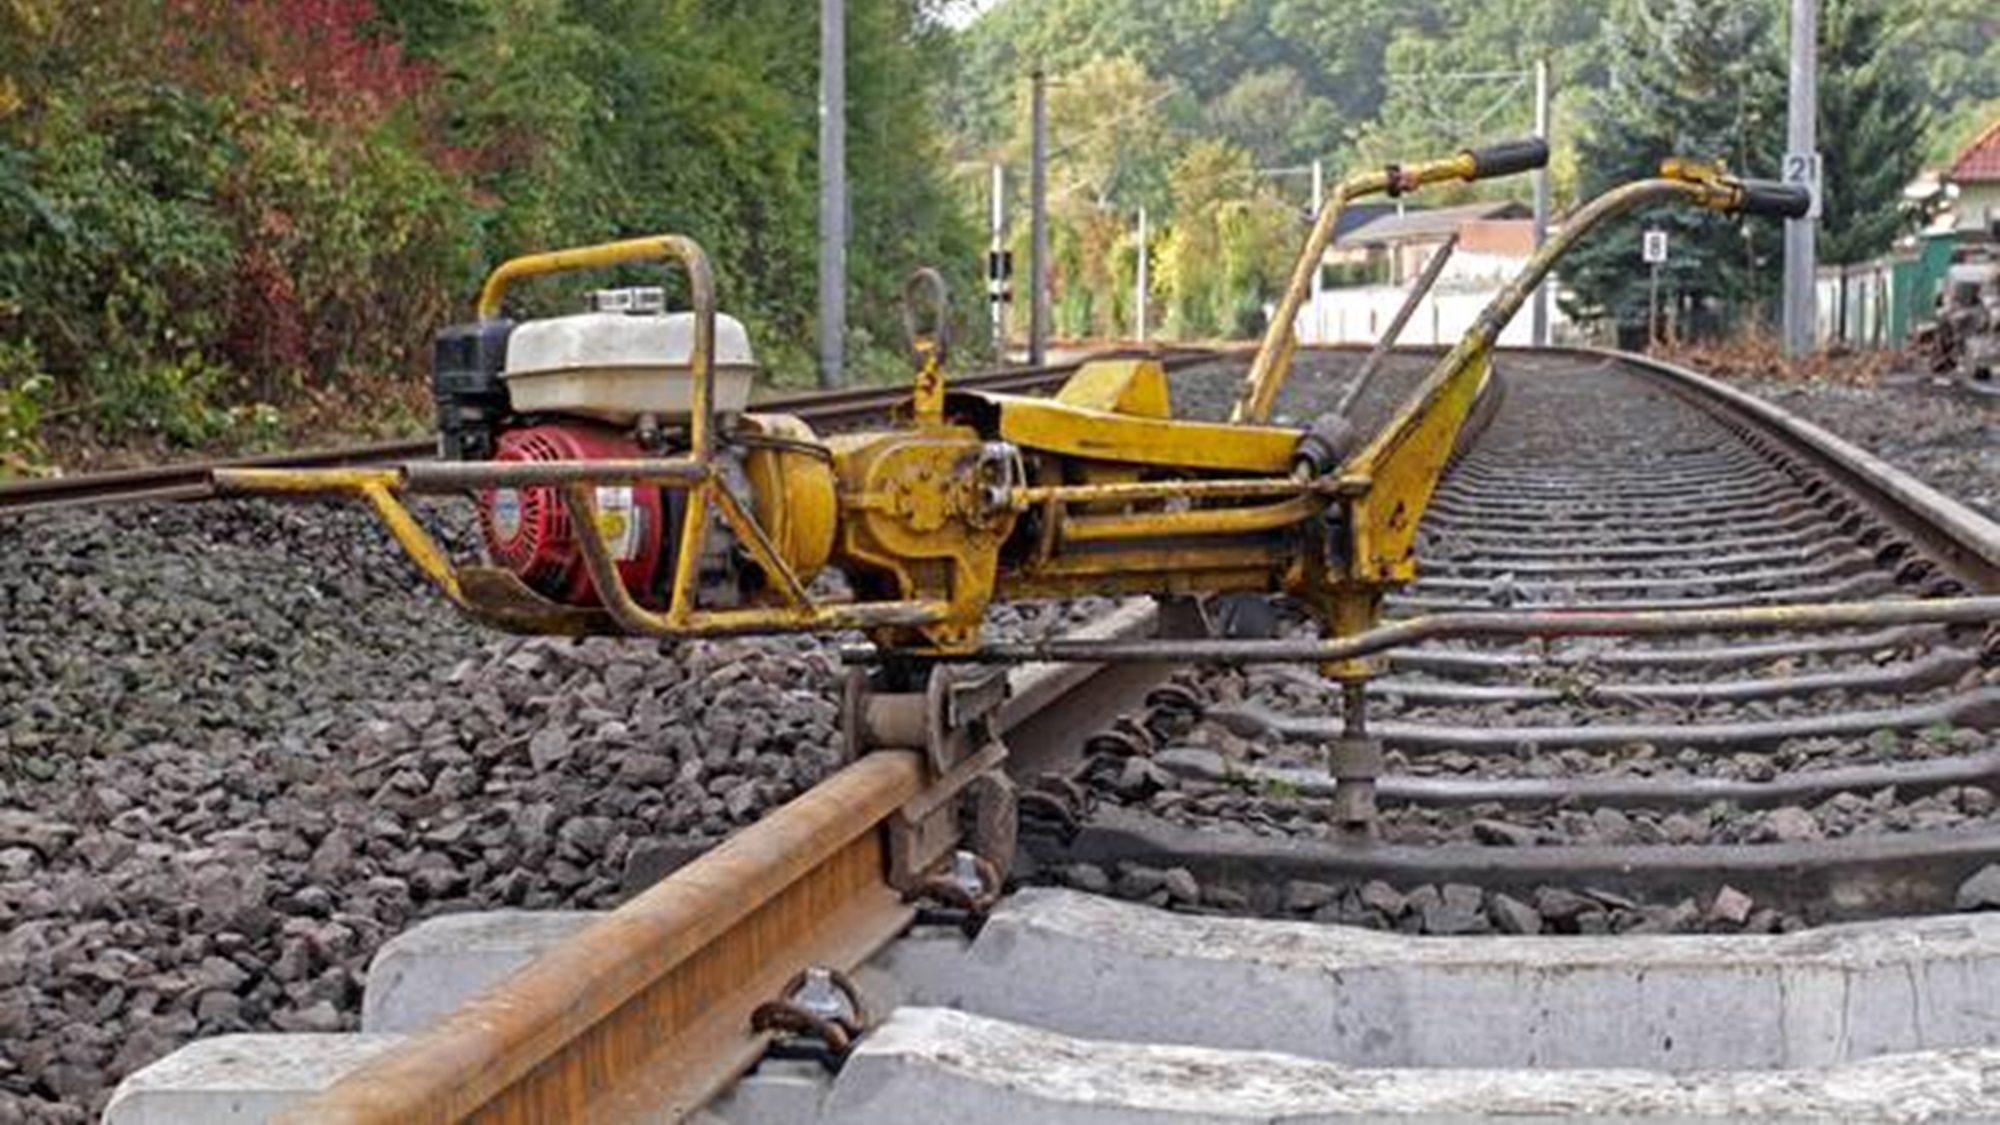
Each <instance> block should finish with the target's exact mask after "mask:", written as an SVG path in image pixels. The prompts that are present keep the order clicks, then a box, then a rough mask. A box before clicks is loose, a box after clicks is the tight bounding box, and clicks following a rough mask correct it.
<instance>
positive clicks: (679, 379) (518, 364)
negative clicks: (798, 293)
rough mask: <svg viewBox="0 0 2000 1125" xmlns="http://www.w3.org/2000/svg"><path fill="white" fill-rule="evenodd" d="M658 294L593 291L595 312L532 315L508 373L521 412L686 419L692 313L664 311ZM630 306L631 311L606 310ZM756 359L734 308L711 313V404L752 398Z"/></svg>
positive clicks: (514, 346) (621, 420) (510, 347)
mask: <svg viewBox="0 0 2000 1125" xmlns="http://www.w3.org/2000/svg"><path fill="white" fill-rule="evenodd" d="M652 296H653V295H652V293H650V292H646V291H639V292H638V293H633V292H630V291H613V292H607V293H598V294H594V295H593V296H592V301H591V304H592V306H593V308H594V309H596V310H599V311H592V312H584V313H577V314H576V315H574V316H558V317H551V318H548V319H546V320H530V321H526V322H524V323H522V324H520V325H518V326H517V327H516V328H515V329H514V331H513V333H512V335H510V336H509V337H508V340H507V366H506V370H505V371H504V372H503V373H502V376H501V377H502V378H503V379H505V380H506V384H507V397H508V399H509V401H510V402H511V403H512V404H513V407H514V410H515V411H516V412H518V413H524V414H525V413H538V414H574V415H580V416H582V417H586V418H596V419H599V420H600V421H604V422H609V423H612V424H613V425H627V424H630V423H631V422H633V421H634V420H635V419H637V418H638V417H639V416H640V415H641V414H653V415H657V416H658V417H659V418H660V420H661V421H664V422H673V421H684V420H686V418H687V417H688V413H689V410H690V408H691V407H692V404H693V399H694V374H693V370H692V368H691V367H690V361H691V358H692V356H693V354H694V314H693V313H690V312H674V313H667V312H660V311H657V310H658V305H657V303H656V302H655V300H652V299H650V298H652ZM607 308H610V309H625V310H630V311H603V310H605V309H607ZM756 377H757V363H756V359H755V357H754V356H753V355H752V354H751V351H750V334H749V333H748V332H746V331H745V330H744V328H743V323H742V322H741V321H739V320H737V319H736V318H735V317H732V316H725V315H723V314H721V313H717V314H716V317H715V404H714V405H715V412H716V413H718V414H738V413H741V412H742V411H743V409H744V408H745V407H746V406H748V405H749V403H750V388H751V385H752V384H753V383H754V382H755V381H756Z"/></svg>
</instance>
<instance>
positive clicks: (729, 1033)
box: [280, 751, 924, 1125]
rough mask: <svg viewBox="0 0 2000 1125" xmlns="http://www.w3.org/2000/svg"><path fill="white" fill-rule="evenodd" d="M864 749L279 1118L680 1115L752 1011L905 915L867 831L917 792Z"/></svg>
mask: <svg viewBox="0 0 2000 1125" xmlns="http://www.w3.org/2000/svg"><path fill="white" fill-rule="evenodd" d="M923 776H924V767H923V764H922V762H921V761H920V758H919V755H918V754H916V753H915V752H905V751H885V752H879V753H874V754H870V755H868V756H866V757H864V758H862V759H861V760H860V761H857V762H855V763H854V764H853V765H850V766H848V767H847V768H845V769H843V770H841V771H840V772H839V773H836V774H834V775H833V776H832V777H830V778H827V779H826V780H825V781H822V782H821V783H820V784H818V785H816V786H814V787H813V788H812V790H811V791H809V792H807V793H805V794H804V795H802V796H800V797H798V798H797V799H795V800H794V801H792V802H791V803H790V804H787V805H785V806H784V807H783V808H781V809H779V810H777V811H776V812H774V813H772V814H771V815H770V816H767V817H765V818H764V819H763V820H761V821H759V822H757V823H756V824H755V825H752V826H751V827H749V828H747V829H745V830H743V831H742V832H741V833H739V834H738V835H736V836H734V837H732V838H731V839H729V840H727V841H725V842H723V843H722V844H720V845H718V846H717V847H716V848H715V849H714V850H713V851H710V852H708V853H707V854H705V855H703V856H702V857H700V858H699V859H696V860H695V861H694V862H692V863H690V864H688V866H686V867H685V868H682V869H681V870H680V871H677V872H675V873H674V875H673V877H672V878H670V879H666V880H664V881H662V882H660V883H658V884H655V885H654V886H653V887H652V888H651V889H650V890H648V891H646V892H645V893H643V894H641V895H640V896H639V897H638V898H636V899H634V900H632V901H631V902H630V903H627V904H626V905H625V906H623V907H621V908H619V909H618V910H616V911H613V912H612V913H611V914H609V915H607V916H606V917H605V918H604V919H603V920H602V921H599V922H598V923H596V924H595V925H593V926H591V927H590V928H589V929H587V930H585V931H584V932H583V933H582V934H580V935H578V936H577V937H576V938H575V939H573V940H571V941H569V942H566V943H564V944H563V945H561V946H559V947H557V948H555V949H553V950H551V951H549V952H548V953H547V954H545V955H543V956H542V957H541V958H539V959H537V960H536V961H535V962H534V963H533V964H531V965H529V966H528V967H527V968H525V969H523V970H522V971H521V972H519V973H517V974H516V975H514V976H513V977H511V978H509V979H508V980H507V981H506V982H505V983H504V984H502V985H501V986H500V987H498V988H496V989H493V990H491V991H489V992H487V993H484V994H482V995H480V996H479V997H477V998H475V999H473V1000H472V1001H471V1002H469V1003H467V1004H466V1005H465V1006H464V1007H462V1008H460V1009H458V1010H457V1011H456V1012H454V1013H453V1014H451V1015H450V1016H447V1017H446V1018H445V1019H444V1020H442V1021H440V1022H439V1023H437V1024H435V1025H433V1026H432V1027H431V1028H430V1029H429V1030H427V1031H425V1032H422V1033H420V1034H418V1035H416V1036H415V1037H414V1038H413V1039H412V1040H411V1041H410V1042H409V1043H407V1044H406V1045H404V1046H403V1047H401V1048H400V1049H398V1050H396V1051H394V1052H392V1053H390V1054H389V1055H387V1056H385V1057H383V1058H382V1059H381V1060H380V1061H379V1062H376V1063H373V1064H370V1065H367V1066H364V1067H361V1068H359V1069H358V1070H356V1071H354V1072H353V1073H350V1074H349V1075H348V1076H346V1077H345V1078H343V1079H342V1080H341V1081H339V1082H337V1083H335V1084H334V1085H333V1086H332V1087H330V1088H329V1089H328V1090H327V1091H326V1092H325V1093H324V1094H323V1095H321V1096H320V1097H318V1098H315V1099H313V1100H312V1101H311V1102H309V1103H307V1104H306V1105H304V1106H302V1107H300V1108H298V1109H297V1110H296V1111H294V1112H291V1113H288V1114H286V1115H285V1116H284V1117H283V1118H281V1119H280V1120H283V1121H287V1122H295V1123H304V1122H315V1123H328V1122H332V1123H341V1125H362V1123H382V1125H387V1123H390V1122H394V1123H397V1125H427V1123H439V1125H441V1123H444V1122H456V1121H476V1122H495V1123H498V1122H519V1123H523V1125H526V1123H529V1122H549V1121H592V1122H605V1121H619V1120H632V1119H637V1118H658V1117H663V1116H664V1117H666V1118H668V1119H677V1118H679V1117H682V1116H685V1115H686V1114H688V1113H691V1112H693V1111H694V1110H695V1109H697V1108H699V1107H700V1106H701V1105H702V1104H703V1103H705V1102H706V1101H707V1100H709V1099H710V1098H712V1097H713V1096H714V1095H715V1094H716V1093H718V1092H719V1091H720V1090H721V1089H722V1088H724V1087H725V1086H726V1085H727V1084H728V1082H729V1081H731V1080H732V1079H733V1078H735V1076H736V1075H738V1074H740V1073H741V1072H742V1071H743V1070H744V1069H746V1068H747V1067H748V1066H749V1065H750V1064H751V1063H752V1062H754V1061H755V1060H756V1058H757V1057H758V1055H759V1054H760V1053H761V1052H762V1050H763V1047H764V1043H765V1040H766V1036H764V1035H762V1034H759V1033H756V1032H753V1031H752V1030H751V1028H750V1015H751V1012H752V1010H753V1009H754V1008H755V1007H756V1006H757V1005H758V1004H759V1003H761V1002H762V1001H764V1000H768V999H770V998H771V997H773V996H775V995H777V994H779V993H780V992H781V991H782V989H783V987H784V985H785V983H786V981H788V980H789V979H790V978H791V977H792V976H793V975H794V974H796V973H798V972H800V971H801V970H803V969H804V968H806V967H807V966H808V965H814V964H833V965H840V966H843V967H850V966H852V965H855V964H858V963H859V962H861V961H863V960H865V959H866V958H867V957H868V956H869V955H870V954H872V953H873V952H875V950H877V949H879V948H880V947H881V946H882V945H884V944H886V943H887V942H888V941H889V940H890V939H891V938H893V937H894V936H895V935H896V934H897V933H898V932H899V931H901V930H902V929H903V928H904V927H905V926H906V925H907V924H908V923H909V921H910V918H911V917H912V910H911V908H910V907H909V906H906V905H905V904H904V903H903V901H902V898H901V896H900V895H898V894H897V893H896V891H894V890H893V889H892V888H891V887H890V886H889V884H888V882H887V874H886V873H887V865H886V853H885V848H886V840H885V836H884V832H883V826H884V825H885V823H886V822H887V821H888V820H889V818H890V817H892V816H893V815H895V813H896V811H897V810H898V809H900V808H901V807H902V806H903V805H904V804H906V803H907V802H909V801H911V800H912V799H914V798H915V797H916V796H917V795H918V793H919V792H920V791H921V789H922V786H923Z"/></svg>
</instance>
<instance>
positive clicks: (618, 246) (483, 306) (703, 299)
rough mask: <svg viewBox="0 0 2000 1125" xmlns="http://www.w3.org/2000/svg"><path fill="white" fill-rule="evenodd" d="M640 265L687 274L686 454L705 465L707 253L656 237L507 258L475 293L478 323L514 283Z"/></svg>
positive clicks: (711, 362) (709, 333) (710, 397)
mask: <svg viewBox="0 0 2000 1125" xmlns="http://www.w3.org/2000/svg"><path fill="white" fill-rule="evenodd" d="M644 261H667V262H679V263H680V265H681V268H682V269H683V270H685V271H686V272H687V278H688V292H689V294H690V295H691V296H692V298H693V300H694V354H693V355H692V356H691V357H689V366H690V367H692V368H693V370H694V395H693V402H692V404H691V407H690V410H689V415H690V416H691V418H692V419H693V421H692V424H691V427H690V428H691V431H692V432H691V434H690V437H689V444H690V446H691V447H692V448H691V450H690V456H691V457H692V458H693V459H694V460H697V461H706V460H707V459H708V454H709V450H710V448H711V447H712V443H713V440H714V438H713V433H714V430H715V425H714V422H715V419H714V417H713V413H712V409H711V404H712V403H714V401H715V273H714V271H713V270H711V269H710V268H709V264H708V254H707V252H706V251H704V250H703V249H702V248H701V246H700V244H698V243H696V242H695V241H694V240H693V239H691V238H686V237H683V236H681V235H678V234H658V235H650V236H648V237H645V238H628V239H625V240H624V241H622V242H606V243H603V244H601V245H597V246H581V247H577V248H574V249H570V250H554V251H550V252H548V253H545V254H529V255H527V256H525V257H521V258H514V259H511V260H509V261H506V262H503V263H501V265H500V268H499V269H496V270H494V271H493V272H492V274H490V275H489V276H488V277H487V278H486V285H485V286H484V287H483V288H482V289H480V291H479V319H481V320H492V319H494V318H495V317H497V316H499V315H500V309H501V305H502V303H503V302H504V301H505V300H506V297H507V290H508V289H509V288H511V287H512V286H513V285H514V283H516V282H519V281H526V280H528V279H530V278H535V277H546V276H548V275H550V274H557V273H571V272H574V271H577V270H594V269H604V268H607V267H610V266H618V265H624V264H625V263H627V262H644Z"/></svg>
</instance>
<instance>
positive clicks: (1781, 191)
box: [1737, 180, 1812, 219]
mask: <svg viewBox="0 0 2000 1125" xmlns="http://www.w3.org/2000/svg"><path fill="white" fill-rule="evenodd" d="M1737 185H1738V186H1739V187H1740V188H1742V190H1743V202H1742V203H1741V204H1740V205H1739V206H1738V207H1737V210H1738V211H1741V212H1742V213H1743V214H1745V215H1764V216H1767V217H1769V218H1773V219H1803V218H1805V217H1806V212H1808V211H1811V210H1812V192H1811V191H1809V190H1807V189H1805V188H1802V187H1800V186H1798V185H1797V184H1784V183H1779V182H1778V181H1776V180H1739V181H1737Z"/></svg>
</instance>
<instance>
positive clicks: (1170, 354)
mask: <svg viewBox="0 0 2000 1125" xmlns="http://www.w3.org/2000/svg"><path fill="white" fill-rule="evenodd" d="M1134 354H1146V355H1155V356H1158V357H1159V358H1160V359H1161V362H1163V363H1164V364H1166V365H1167V367H1168V368H1169V369H1171V368H1174V367H1181V366H1186V365H1188V364H1191V363H1199V362H1202V361H1204V360H1207V359H1210V358H1212V357H1213V356H1214V355H1215V354H1217V353H1215V352H1214V351H1212V350H1210V349H1194V348H1180V349H1166V350H1155V349H1147V350H1145V351H1143V352H1142V351H1137V350H1134V349H1124V348H1116V349H1110V350H1107V351H1103V352H1099V353H1096V354H1094V355H1091V356H1087V357H1084V358H1083V359H1078V360H1075V361H1073V362H1064V363H1059V364H1048V365H1045V366H1042V367H1021V368H1001V369H997V370H989V371H981V372H976V373H971V374H966V375H960V376H957V377H955V378H953V379H951V380H950V383H949V385H950V386H952V387H955V388H962V389H966V390H990V391H1024V390H1035V389H1040V388H1044V387H1048V386H1050V385H1053V384H1054V383H1056V382H1058V381H1059V380H1061V379H1062V378H1063V377H1065V376H1067V375H1068V374H1070V373H1071V372H1073V371H1075V370H1076V368H1077V367H1078V366H1080V365H1081V364H1082V363H1084V362H1087V361H1088V360H1089V359H1103V358H1114V357H1117V356H1122V355H1134ZM909 394H910V390H909V388H908V387H907V386H904V385H901V384H897V385H893V386H881V387H857V388H851V389H847V390H840V391H830V392H822V393H815V394H804V395H783V396H778V397H774V398H771V399H768V400H766V401H763V402H759V403H757V404H755V408H756V409H757V410H760V411H764V412H769V413H784V414H792V415H796V416H797V417H800V418H803V419H805V420H806V421H809V422H815V421H816V422H823V423H828V424H840V423H845V422H853V421H859V420H861V419H864V418H867V417H869V416H872V415H876V414H880V413H881V412H883V411H885V410H888V409H890V408H891V407H894V406H895V405H897V404H898V403H900V402H902V401H903V400H905V399H907V398H908V397H909ZM436 452H437V439H436V438H435V437H426V438H411V439H405V440H397V441H381V442H368V443H363V444H358V445H350V446H338V447H334V448H329V449H317V450H301V451H295V452H287V453H271V454H259V455H256V456H250V457H232V458H223V459H220V460H205V461H189V462H187V463H185V464H177V465H155V466H147V467H145V468H136V469H119V470H115V471H111V472H103V473H83V474H79V475H76V476H59V477H47V478H35V479H27V480H13V481H0V513H7V514H24V513H28V512H34V511H43V510H48V509H55V508H69V507H78V506H81V505H87V504H129V503H142V502H167V501H187V500H205V499H209V498H211V497H213V496H214V495H215V489H214V486H213V483H212V478H213V476H214V473H215V471H216V470H217V469H277V468H287V469H317V468H340V467H344V466H365V465H382V464H388V463H393V462H399V461H409V460H413V459H421V458H428V457H432V456H434V455H435V454H436Z"/></svg>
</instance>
